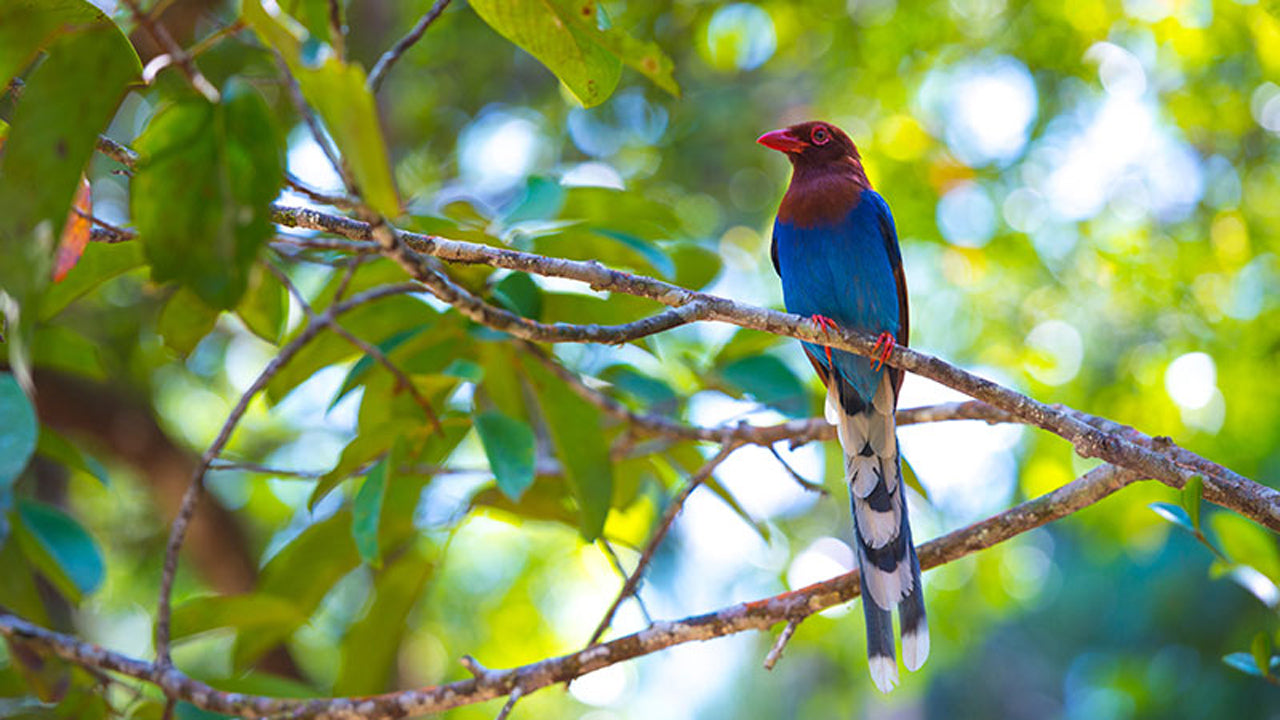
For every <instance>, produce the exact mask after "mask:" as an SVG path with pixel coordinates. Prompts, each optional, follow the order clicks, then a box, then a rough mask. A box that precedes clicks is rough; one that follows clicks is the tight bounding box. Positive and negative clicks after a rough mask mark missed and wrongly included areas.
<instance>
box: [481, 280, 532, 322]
mask: <svg viewBox="0 0 1280 720" xmlns="http://www.w3.org/2000/svg"><path fill="white" fill-rule="evenodd" d="M493 299H494V300H497V301H498V304H499V305H501V306H502V307H504V308H506V309H508V310H510V311H511V312H513V313H516V314H517V315H522V316H524V317H527V318H529V319H530V320H538V319H540V318H541V317H542V289H541V288H539V287H538V283H536V282H534V281H533V278H532V277H530V276H529V275H528V274H527V273H522V272H513V273H511V274H510V275H508V276H506V277H504V278H502V280H499V281H498V284H497V285H494V286H493Z"/></svg>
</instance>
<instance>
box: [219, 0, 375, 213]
mask: <svg viewBox="0 0 1280 720" xmlns="http://www.w3.org/2000/svg"><path fill="white" fill-rule="evenodd" d="M272 7H273V9H274V10H275V11H276V12H274V13H272V12H268V11H267V10H266V9H265V8H264V7H263V5H262V3H261V2H260V0H245V1H244V9H243V14H244V20H245V22H247V23H248V24H249V26H250V27H252V28H253V29H254V31H255V32H257V33H258V37H259V38H261V39H262V41H263V42H265V43H266V44H267V45H269V46H271V47H272V48H274V49H275V50H276V51H277V52H279V53H280V55H281V57H283V58H284V61H285V64H286V65H288V66H289V72H291V73H292V74H293V76H294V77H295V78H296V79H297V80H298V86H299V87H300V88H301V89H302V95H303V97H305V98H306V99H307V102H308V103H310V104H311V106H312V107H313V108H315V111H316V112H317V113H318V114H319V115H320V118H321V119H322V120H323V121H324V124H325V127H326V128H327V129H328V130H329V133H330V134H331V135H332V136H333V141H334V142H335V143H336V144H337V146H338V150H339V151H341V152H342V155H343V157H344V158H345V159H346V161H347V163H348V164H349V165H350V166H351V173H352V174H353V175H354V176H355V182H356V185H357V186H358V188H357V189H358V190H359V192H360V195H361V196H362V197H363V198H364V199H365V202H367V203H368V204H369V206H370V207H372V208H373V209H374V210H376V211H378V212H379V213H382V214H383V215H386V216H388V217H395V216H397V215H399V214H400V199H399V197H398V196H397V195H396V187H395V181H394V179H393V178H392V176H391V164H390V161H389V160H388V159H387V145H386V141H385V140H384V139H383V136H382V127H381V125H379V123H378V111H377V107H376V106H375V104H374V101H373V94H372V93H370V92H369V89H368V87H366V85H365V80H366V77H365V72H364V69H363V68H361V67H360V66H359V65H357V64H354V63H344V62H342V60H340V59H339V58H338V57H337V56H336V55H334V54H333V53H332V51H331V50H330V49H329V48H328V47H327V46H325V45H322V44H319V45H317V43H316V42H315V41H314V39H312V40H313V41H312V42H307V43H306V44H305V52H304V40H307V39H308V33H307V30H306V28H304V27H303V26H302V25H301V24H299V23H298V21H297V20H295V19H293V18H292V17H289V16H288V15H286V14H284V13H283V12H280V11H279V8H278V7H277V6H275V5H274V4H273V5H272Z"/></svg>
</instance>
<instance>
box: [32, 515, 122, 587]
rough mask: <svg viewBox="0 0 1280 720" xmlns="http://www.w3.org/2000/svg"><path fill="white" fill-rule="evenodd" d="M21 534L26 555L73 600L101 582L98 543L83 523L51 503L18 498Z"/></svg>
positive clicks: (102, 571)
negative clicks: (81, 525) (22, 530)
mask: <svg viewBox="0 0 1280 720" xmlns="http://www.w3.org/2000/svg"><path fill="white" fill-rule="evenodd" d="M18 516H19V518H20V519H21V520H22V527H23V529H24V530H25V531H26V532H22V533H19V539H20V542H23V551H24V552H25V554H26V556H27V558H28V559H29V560H30V561H31V562H32V564H33V565H35V567H36V568H38V569H39V570H40V572H41V573H43V574H44V575H45V577H47V578H48V579H49V581H50V582H52V583H53V584H54V586H55V587H57V588H58V590H59V591H60V592H62V593H63V594H65V595H66V596H67V597H69V598H70V599H72V600H73V601H77V602H78V601H79V599H80V597H81V596H82V595H85V594H88V593H92V592H93V591H94V590H96V589H97V588H98V585H100V584H101V583H102V578H103V574H104V568H103V564H102V554H101V553H100V552H99V551H98V545H97V543H95V542H94V541H93V538H92V537H90V536H89V533H88V532H86V531H85V529H84V528H82V527H80V523H78V522H76V521H75V519H74V518H72V517H71V516H70V515H67V514H66V513H64V512H63V511H61V510H59V509H58V508H56V507H53V506H52V505H46V504H44V503H41V502H36V501H34V500H28V499H26V498H23V499H20V500H18Z"/></svg>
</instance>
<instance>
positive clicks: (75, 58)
mask: <svg viewBox="0 0 1280 720" xmlns="http://www.w3.org/2000/svg"><path fill="white" fill-rule="evenodd" d="M0 27H5V28H6V29H5V30H2V31H0V47H5V46H6V45H9V43H13V44H12V45H9V46H8V47H7V48H6V49H5V50H0V74H3V75H4V76H5V78H6V79H5V80H4V82H5V83H6V84H7V83H8V78H11V77H12V76H13V74H14V73H16V72H17V71H18V70H20V69H21V67H22V66H23V65H25V64H26V62H27V61H29V60H30V55H31V53H32V51H34V50H35V49H36V48H37V47H40V44H41V43H43V42H44V41H45V40H48V39H49V38H50V37H51V35H52V36H53V39H52V42H51V43H50V44H49V45H48V47H47V52H48V57H47V58H45V60H44V61H43V62H42V63H40V64H39V65H38V66H37V67H36V68H35V69H34V70H33V71H32V72H31V74H30V76H29V77H28V78H27V80H26V86H25V88H24V90H23V93H22V98H21V100H20V101H19V102H18V103H17V106H16V107H15V108H14V111H13V116H12V119H11V121H10V128H9V136H8V140H7V141H6V144H5V149H4V153H3V154H2V155H0V256H3V257H4V258H5V262H3V263H0V287H4V288H6V290H7V291H8V293H9V295H10V296H12V297H14V298H17V299H18V300H19V302H24V301H25V299H26V298H28V297H31V296H33V295H34V293H35V291H36V290H38V289H40V288H43V287H44V286H45V285H47V284H48V281H49V276H50V268H51V265H52V259H53V251H54V245H55V243H56V241H57V239H58V237H59V235H60V231H61V229H62V227H63V225H64V224H65V222H66V218H67V213H68V211H69V209H70V207H71V201H72V198H73V196H74V194H75V192H76V190H77V187H78V185H79V182H80V176H81V173H82V172H83V171H84V169H85V166H86V165H87V164H88V161H89V157H90V156H91V155H92V154H93V149H94V145H95V142H96V140H97V134H98V132H100V131H101V130H102V129H103V128H104V127H106V125H107V122H108V121H109V120H110V119H111V116H112V115H113V114H114V113H115V109H116V107H117V106H118V105H119V103H120V100H121V99H122V98H123V97H124V91H125V88H126V86H127V85H128V84H129V83H131V82H132V81H134V80H135V79H136V78H137V77H138V75H139V73H140V72H141V65H140V64H139V62H138V56H137V54H136V53H135V52H134V51H133V46H132V45H131V44H130V43H129V41H128V40H127V39H126V38H125V37H124V35H123V34H122V33H121V32H120V29H119V28H117V27H116V25H115V23H112V22H111V21H110V20H108V19H107V18H106V16H104V15H102V14H101V13H100V12H98V11H96V10H94V9H93V8H92V7H91V6H89V5H88V3H83V2H74V3H72V2H57V3H51V4H49V5H44V4H43V3H27V2H22V3H15V2H8V3H5V5H4V7H3V8H0ZM15 34H16V35H18V36H21V37H19V38H16V39H15V37H14V35H15Z"/></svg>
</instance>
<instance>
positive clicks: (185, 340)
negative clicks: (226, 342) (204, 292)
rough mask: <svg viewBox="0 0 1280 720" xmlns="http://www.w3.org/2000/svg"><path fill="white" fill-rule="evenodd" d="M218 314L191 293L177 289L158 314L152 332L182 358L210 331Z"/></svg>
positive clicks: (216, 320) (184, 289) (185, 289)
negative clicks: (156, 332) (157, 333)
mask: <svg viewBox="0 0 1280 720" xmlns="http://www.w3.org/2000/svg"><path fill="white" fill-rule="evenodd" d="M218 315H219V312H218V311H217V310H215V309H213V308H211V307H209V306H208V304H206V303H205V301H203V300H201V299H200V297H199V296H198V295H196V294H195V293H194V292H192V291H191V290H188V289H187V288H178V291H177V292H175V293H174V294H173V295H172V296H170V298H169V300H168V301H167V302H165V304H164V309H163V310H161V311H160V319H159V320H158V321H157V328H156V329H157V330H158V331H159V332H160V336H161V337H163V338H164V344H165V345H167V346H169V348H170V349H172V350H173V351H174V352H176V353H178V355H179V356H180V357H184V358H185V357H186V356H188V355H190V354H191V351H192V350H195V348H196V345H198V344H199V343H200V341H201V340H202V339H204V336H205V335H208V334H209V331H211V330H213V326H214V325H215V324H216V323H217V322H218Z"/></svg>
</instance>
